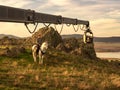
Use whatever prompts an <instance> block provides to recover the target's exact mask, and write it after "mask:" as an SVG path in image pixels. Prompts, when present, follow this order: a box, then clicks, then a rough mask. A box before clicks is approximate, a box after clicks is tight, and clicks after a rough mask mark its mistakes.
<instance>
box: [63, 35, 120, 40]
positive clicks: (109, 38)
mask: <svg viewBox="0 0 120 90" xmlns="http://www.w3.org/2000/svg"><path fill="white" fill-rule="evenodd" d="M72 37H75V38H82V35H80V34H71V35H62V38H72ZM94 42H120V37H94Z"/></svg>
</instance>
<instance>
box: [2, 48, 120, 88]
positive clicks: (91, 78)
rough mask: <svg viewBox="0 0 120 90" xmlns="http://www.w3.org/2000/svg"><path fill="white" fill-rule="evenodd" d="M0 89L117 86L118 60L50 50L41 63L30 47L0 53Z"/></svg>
mask: <svg viewBox="0 0 120 90" xmlns="http://www.w3.org/2000/svg"><path fill="white" fill-rule="evenodd" d="M0 89H1V90H120V62H118V61H111V62H109V61H107V60H100V59H96V60H92V59H89V58H83V57H82V56H76V55H72V54H68V53H64V52H60V51H57V50H49V51H48V52H47V54H46V58H45V60H44V64H43V65H39V64H38V63H34V62H33V59H32V55H31V51H30V50H28V51H27V52H26V53H24V54H21V55H20V56H19V57H17V58H8V57H4V56H2V57H0Z"/></svg>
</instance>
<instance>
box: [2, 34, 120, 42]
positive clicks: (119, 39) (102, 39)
mask: <svg viewBox="0 0 120 90" xmlns="http://www.w3.org/2000/svg"><path fill="white" fill-rule="evenodd" d="M6 36H7V37H9V38H15V39H19V38H20V37H17V36H14V35H6V34H0V39H1V38H3V37H6ZM73 37H74V38H82V35H81V34H71V35H62V38H63V39H64V38H73ZM94 42H120V37H94Z"/></svg>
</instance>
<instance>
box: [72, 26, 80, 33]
mask: <svg viewBox="0 0 120 90" xmlns="http://www.w3.org/2000/svg"><path fill="white" fill-rule="evenodd" d="M72 26H73V29H74V31H75V32H77V31H78V30H79V26H80V25H78V26H77V29H75V27H74V25H72Z"/></svg>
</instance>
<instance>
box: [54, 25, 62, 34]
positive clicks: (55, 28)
mask: <svg viewBox="0 0 120 90" xmlns="http://www.w3.org/2000/svg"><path fill="white" fill-rule="evenodd" d="M54 26H55V29H56V31H57V27H56V24H54ZM62 30H63V24H62V27H61V30H60V32H59V33H60V34H61V32H62Z"/></svg>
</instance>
